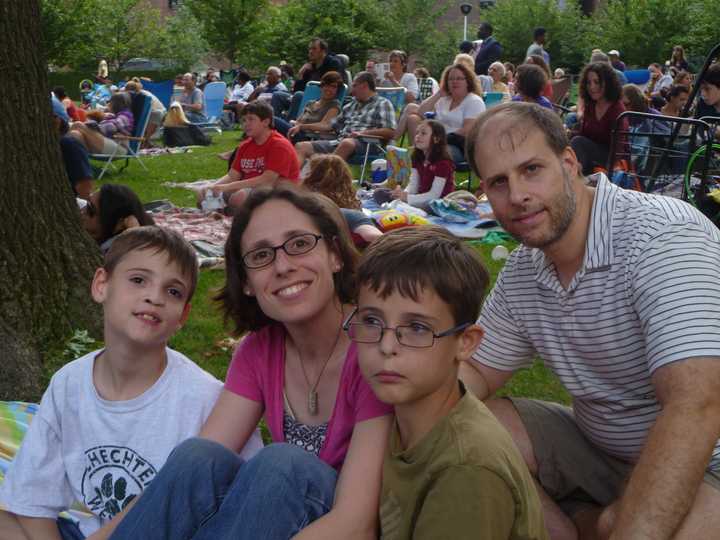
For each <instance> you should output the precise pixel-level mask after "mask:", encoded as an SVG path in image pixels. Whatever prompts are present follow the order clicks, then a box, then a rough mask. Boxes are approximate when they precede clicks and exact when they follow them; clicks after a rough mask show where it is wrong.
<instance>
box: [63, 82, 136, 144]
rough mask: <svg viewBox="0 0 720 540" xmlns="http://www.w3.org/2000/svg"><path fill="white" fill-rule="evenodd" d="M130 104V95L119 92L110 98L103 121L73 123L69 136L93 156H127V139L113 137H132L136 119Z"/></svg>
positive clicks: (103, 114)
mask: <svg viewBox="0 0 720 540" xmlns="http://www.w3.org/2000/svg"><path fill="white" fill-rule="evenodd" d="M130 104H131V101H130V94H128V93H127V92H117V93H115V94H113V95H112V96H110V101H109V102H108V105H107V109H106V112H105V113H101V114H102V120H101V121H99V122H96V121H95V120H87V121H86V122H73V123H72V124H71V125H70V131H69V132H68V135H70V136H71V137H75V138H76V139H77V140H78V141H79V142H80V143H81V144H82V145H83V146H85V148H86V149H87V151H88V152H89V153H91V154H105V155H110V154H114V155H118V156H121V155H125V154H127V139H123V138H122V137H118V140H115V139H113V137H115V136H116V135H120V136H122V135H124V136H127V137H129V136H131V135H132V132H133V128H134V127H135V118H134V117H133V113H132V111H131V110H130Z"/></svg>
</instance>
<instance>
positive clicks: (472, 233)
mask: <svg viewBox="0 0 720 540" xmlns="http://www.w3.org/2000/svg"><path fill="white" fill-rule="evenodd" d="M361 204H362V208H363V212H365V214H367V215H368V216H370V217H372V218H373V219H376V220H377V219H379V218H380V217H381V216H382V213H383V212H387V211H390V210H395V211H398V212H401V213H402V212H403V211H404V210H407V209H406V208H405V207H406V206H407V205H403V204H398V202H397V201H393V203H390V204H387V205H382V206H380V205H378V204H377V203H376V202H375V200H374V199H373V198H372V197H369V198H361ZM476 212H477V215H478V217H477V218H475V219H468V220H467V221H457V220H452V219H453V218H452V217H451V218H450V219H446V218H443V217H440V216H436V215H432V214H427V215H425V216H423V217H424V218H425V219H426V220H427V221H429V222H430V223H432V224H433V225H438V226H440V227H443V228H445V229H447V230H448V231H450V233H452V234H453V235H455V236H457V237H458V238H473V239H479V238H483V237H484V236H485V235H486V234H487V233H488V232H490V231H500V230H502V229H501V228H500V227H499V226H498V225H497V222H496V221H495V220H494V219H492V218H491V217H480V215H483V214H491V213H492V208H491V207H490V203H488V202H487V201H481V202H479V203H478V206H477V210H476Z"/></svg>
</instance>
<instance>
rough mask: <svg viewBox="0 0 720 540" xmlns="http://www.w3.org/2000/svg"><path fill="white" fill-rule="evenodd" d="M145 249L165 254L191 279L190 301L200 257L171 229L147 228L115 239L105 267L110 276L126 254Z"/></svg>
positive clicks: (149, 226) (123, 234)
mask: <svg viewBox="0 0 720 540" xmlns="http://www.w3.org/2000/svg"><path fill="white" fill-rule="evenodd" d="M142 249H153V250H154V252H155V253H160V252H162V253H165V254H166V255H167V257H168V260H169V262H171V263H175V264H177V265H178V266H179V267H180V271H181V272H182V273H183V275H185V276H186V277H187V278H188V282H189V283H188V285H189V287H190V289H189V291H188V295H187V300H186V302H185V303H187V302H190V300H191V299H192V297H193V294H194V293H195V287H197V281H198V262H197V256H196V255H195V250H194V249H193V247H192V246H191V245H190V244H189V243H188V242H187V241H186V240H185V239H184V238H183V237H182V236H180V234H179V233H177V232H175V231H172V230H170V229H164V228H162V227H157V226H156V225H148V226H145V227H134V228H132V229H127V230H125V231H123V232H122V233H120V234H119V235H117V236H116V237H115V239H114V240H113V243H112V245H111V246H110V249H109V250H108V252H107V253H106V254H105V263H104V264H103V268H104V269H105V271H106V272H107V273H108V274H112V273H113V270H115V268H116V267H117V265H118V264H120V261H122V260H123V258H124V257H125V255H127V254H128V253H130V252H132V251H139V250H142Z"/></svg>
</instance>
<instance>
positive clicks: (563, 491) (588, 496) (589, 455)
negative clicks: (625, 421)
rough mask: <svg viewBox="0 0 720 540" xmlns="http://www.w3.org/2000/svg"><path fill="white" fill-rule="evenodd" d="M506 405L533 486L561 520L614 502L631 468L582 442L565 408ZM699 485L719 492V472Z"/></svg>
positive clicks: (524, 402)
mask: <svg viewBox="0 0 720 540" xmlns="http://www.w3.org/2000/svg"><path fill="white" fill-rule="evenodd" d="M508 399H510V401H511V402H512V404H513V405H514V406H515V409H516V410H517V411H518V414H519V415H520V419H521V420H522V422H523V424H524V425H525V429H526V430H527V432H528V435H529V436H530V442H531V443H532V446H533V451H534V453H535V460H536V462H537V466H538V475H537V479H538V482H540V485H541V486H542V487H543V489H544V490H545V492H546V493H547V494H548V495H549V496H550V497H551V498H552V499H553V500H554V501H555V502H557V503H558V505H559V506H560V508H562V510H563V511H564V512H565V513H566V514H568V515H570V516H571V515H572V514H574V513H575V512H577V511H578V510H580V509H582V508H583V507H586V506H588V505H599V506H608V505H609V504H611V503H612V502H613V501H615V500H616V499H618V498H619V497H620V495H621V494H622V489H623V487H624V485H625V482H626V481H627V478H628V476H629V475H630V473H631V472H632V469H633V464H632V463H628V462H626V461H622V460H620V459H617V458H614V457H612V456H610V455H608V454H606V453H605V452H603V451H602V450H600V449H599V448H597V447H596V446H594V445H593V444H592V443H591V442H590V441H588V440H587V439H586V438H585V436H584V435H583V434H582V432H581V431H580V429H579V428H578V427H577V424H576V423H575V418H574V416H573V412H572V409H571V408H570V407H565V406H563V405H559V404H557V403H550V402H546V401H538V400H534V399H524V398H508ZM704 481H705V482H706V483H707V484H709V485H711V486H712V487H714V488H715V489H717V490H720V471H709V470H708V471H706V472H705V478H704Z"/></svg>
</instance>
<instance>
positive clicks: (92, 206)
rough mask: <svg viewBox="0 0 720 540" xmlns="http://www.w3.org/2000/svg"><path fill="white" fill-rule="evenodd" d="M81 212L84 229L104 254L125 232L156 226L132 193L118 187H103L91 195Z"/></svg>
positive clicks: (125, 188)
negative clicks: (116, 238) (135, 228)
mask: <svg viewBox="0 0 720 540" xmlns="http://www.w3.org/2000/svg"><path fill="white" fill-rule="evenodd" d="M80 213H81V217H82V224H83V227H84V228H85V230H86V231H87V232H88V234H89V235H90V236H92V237H93V238H94V239H95V241H96V242H97V243H98V245H99V246H100V251H102V252H103V253H105V252H106V251H107V250H108V249H110V246H111V245H112V242H113V240H114V239H115V237H116V236H117V235H118V234H120V233H121V232H123V231H124V230H125V229H132V228H133V227H140V226H142V225H154V224H155V221H154V220H153V218H152V217H151V216H150V214H148V213H147V212H146V211H145V210H144V209H143V205H142V203H141V202H140V198H139V197H138V196H137V195H136V194H135V192H134V191H133V190H132V189H130V188H129V187H127V186H123V185H121V184H104V185H103V186H102V187H101V188H100V189H99V190H98V191H95V192H94V193H92V194H91V195H90V197H89V199H88V201H87V204H86V205H85V206H84V207H83V208H82V210H81V212H80Z"/></svg>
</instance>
